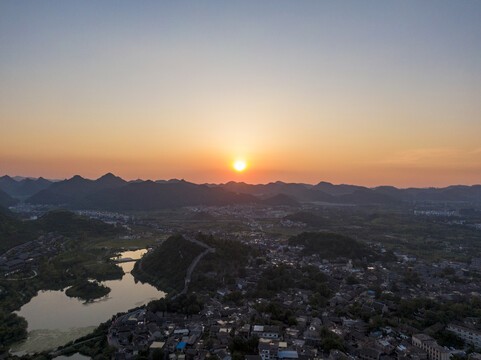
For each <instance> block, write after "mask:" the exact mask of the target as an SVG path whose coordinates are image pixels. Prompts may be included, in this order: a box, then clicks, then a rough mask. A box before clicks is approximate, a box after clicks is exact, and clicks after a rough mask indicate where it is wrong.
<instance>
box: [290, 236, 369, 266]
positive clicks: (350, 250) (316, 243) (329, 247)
mask: <svg viewBox="0 0 481 360" xmlns="http://www.w3.org/2000/svg"><path fill="white" fill-rule="evenodd" d="M289 245H291V246H296V245H301V246H304V250H303V252H304V253H305V254H307V255H312V254H319V256H321V257H322V258H325V259H336V258H338V257H347V258H350V259H357V260H361V259H362V258H363V257H373V256H374V255H375V254H374V252H373V251H372V250H371V249H370V248H369V247H368V246H366V245H364V244H363V243H361V242H359V241H356V240H354V239H352V238H350V237H348V236H344V235H340V234H335V233H329V232H303V233H301V234H299V235H297V236H293V237H291V238H290V239H289Z"/></svg>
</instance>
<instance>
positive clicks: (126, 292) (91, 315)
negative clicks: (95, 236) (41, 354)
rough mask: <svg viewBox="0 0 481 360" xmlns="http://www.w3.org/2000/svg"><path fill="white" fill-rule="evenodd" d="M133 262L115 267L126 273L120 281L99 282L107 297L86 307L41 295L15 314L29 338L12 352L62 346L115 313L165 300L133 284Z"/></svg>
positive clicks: (136, 254) (133, 254) (135, 255)
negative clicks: (22, 322)
mask: <svg viewBox="0 0 481 360" xmlns="http://www.w3.org/2000/svg"><path fill="white" fill-rule="evenodd" d="M146 251H147V250H146V249H143V250H137V251H126V252H123V253H121V254H120V258H123V259H125V258H132V259H139V258H140V257H141V256H142V255H143V254H144V253H146ZM134 264H135V263H134V262H126V263H120V264H118V265H119V266H120V267H122V269H123V270H124V272H125V275H124V276H123V277H122V279H121V280H110V281H105V282H102V284H103V285H105V286H108V287H109V288H110V289H111V291H110V293H109V294H108V295H107V296H106V297H104V298H101V299H98V300H95V301H92V302H88V303H85V302H83V301H81V300H78V299H76V298H70V297H68V296H67V295H65V289H64V290H62V291H40V292H39V293H38V295H37V296H35V297H34V298H33V299H32V300H31V301H30V302H29V303H28V304H25V305H24V306H22V308H21V309H20V310H19V311H18V312H17V314H18V315H20V316H22V317H24V318H25V319H26V320H27V322H28V332H29V334H28V338H27V340H26V341H24V342H22V343H20V344H18V345H17V346H14V347H13V348H12V352H13V353H15V354H19V355H20V354H25V353H31V352H36V351H43V350H48V349H52V348H55V347H57V346H60V345H63V344H65V343H67V342H69V341H71V340H74V339H76V338H79V337H81V336H84V335H86V334H88V333H89V332H91V331H92V330H93V329H94V328H95V327H96V326H98V325H99V324H100V323H101V322H104V321H106V320H108V319H109V318H110V317H111V316H112V315H114V314H116V313H118V312H124V311H127V310H128V309H131V308H134V307H137V306H140V305H143V304H146V303H148V302H149V301H151V300H154V299H159V298H161V297H163V296H165V293H164V292H161V291H158V290H157V289H156V288H154V287H153V286H151V285H149V284H141V283H140V282H137V283H135V281H134V277H133V276H132V275H131V274H130V271H131V270H132V268H133V266H134Z"/></svg>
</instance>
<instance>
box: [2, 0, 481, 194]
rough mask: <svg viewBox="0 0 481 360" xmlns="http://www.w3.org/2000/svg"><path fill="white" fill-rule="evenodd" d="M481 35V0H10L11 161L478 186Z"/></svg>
mask: <svg viewBox="0 0 481 360" xmlns="http://www.w3.org/2000/svg"><path fill="white" fill-rule="evenodd" d="M480 38H481V2H473V1H456V2H448V1H438V2H434V1H433V2H429V1H423V2H420V1H403V2H384V1H365V2H357V1H345V2H317V1H302V2H289V1H263V2H256V1H245V2H240V3H233V2H221V1H206V2H201V3H199V2H193V3H189V2H154V1H145V2H142V3H132V2H127V1H103V2H96V1H83V2H65V1H58V0H57V1H50V2H34V1H0V49H1V51H0V124H1V129H2V131H1V135H0V140H1V141H0V172H2V173H11V174H19V175H25V176H44V177H48V178H54V179H58V178H68V177H71V176H72V175H74V174H76V173H81V174H84V175H85V176H86V177H98V176H101V175H102V173H103V172H104V171H103V169H111V171H112V172H113V173H115V174H118V175H119V176H121V177H122V178H126V179H136V178H138V177H140V178H152V179H168V178H185V179H189V181H193V182H196V183H221V182H222V183H225V182H228V181H231V180H232V181H245V182H248V183H267V182H270V181H277V180H281V181H285V182H304V183H316V182H317V181H318V179H322V180H325V181H329V182H332V183H352V184H357V185H363V186H369V187H373V186H377V185H381V184H389V185H393V186H397V187H404V188H405V187H411V186H413V187H428V186H436V187H443V186H448V185H453V184H465V185H472V184H476V183H479V182H480V180H479V179H481V143H480V141H479V139H480V135H481V121H480V119H481V65H480V64H481V62H480V59H481V46H480V45H479V39H480ZM236 159H244V160H245V161H246V162H247V164H248V166H247V169H246V170H245V171H244V172H242V173H237V172H235V171H234V170H233V169H232V166H231V164H232V162H233V161H235V160H236Z"/></svg>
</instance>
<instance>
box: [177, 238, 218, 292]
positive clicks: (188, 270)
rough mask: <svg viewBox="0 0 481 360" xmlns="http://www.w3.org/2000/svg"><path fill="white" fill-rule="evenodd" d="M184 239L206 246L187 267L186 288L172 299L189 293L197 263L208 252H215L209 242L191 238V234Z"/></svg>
mask: <svg viewBox="0 0 481 360" xmlns="http://www.w3.org/2000/svg"><path fill="white" fill-rule="evenodd" d="M184 239H186V240H188V241H190V242H193V243H195V244H197V245H200V246H202V247H204V248H206V249H205V250H204V251H203V252H202V253H200V254H199V255H197V257H196V258H195V259H194V260H193V261H192V263H191V264H190V266H189V268H188V269H187V273H186V275H185V282H184V288H183V289H182V291H181V292H180V293H178V294H177V295H175V296H173V297H172V299H175V298H176V297H177V296H179V295H184V294H187V291H188V290H189V284H190V280H191V279H192V272H193V271H194V269H195V267H196V266H197V264H198V263H199V261H200V260H201V259H202V258H203V257H204V256H205V255H207V254H208V253H215V248H212V247H210V246H209V245H207V244H204V243H203V242H201V241H199V240H197V239H194V238H191V237H189V236H184Z"/></svg>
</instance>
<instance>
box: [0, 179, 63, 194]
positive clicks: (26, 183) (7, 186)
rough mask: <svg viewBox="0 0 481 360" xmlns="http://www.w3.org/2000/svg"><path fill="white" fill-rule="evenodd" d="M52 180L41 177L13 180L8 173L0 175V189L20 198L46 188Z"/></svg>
mask: <svg viewBox="0 0 481 360" xmlns="http://www.w3.org/2000/svg"><path fill="white" fill-rule="evenodd" d="M52 183H53V182H52V181H50V180H47V179H44V178H43V177H39V178H38V179H32V178H24V179H22V180H15V179H14V178H11V177H10V176H8V175H5V176H2V177H0V190H3V191H4V192H6V193H7V194H8V195H10V196H12V197H17V198H22V197H28V196H32V195H34V194H35V193H37V192H39V191H41V190H43V189H46V188H48V187H49V186H50V185H51V184H52Z"/></svg>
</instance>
